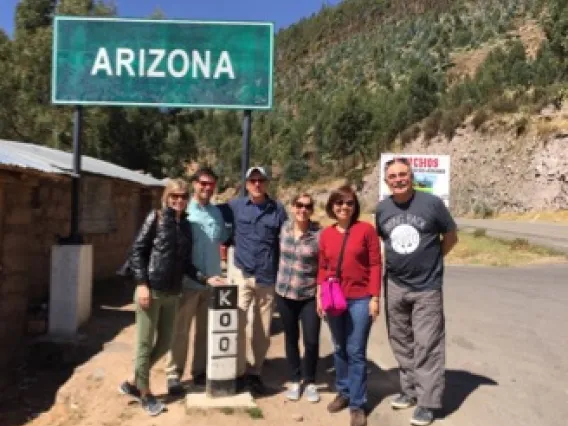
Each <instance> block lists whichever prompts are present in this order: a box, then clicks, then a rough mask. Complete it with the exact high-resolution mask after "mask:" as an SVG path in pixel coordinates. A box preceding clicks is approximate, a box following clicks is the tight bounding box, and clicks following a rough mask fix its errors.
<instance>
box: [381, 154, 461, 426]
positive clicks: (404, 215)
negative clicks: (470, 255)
mask: <svg viewBox="0 0 568 426" xmlns="http://www.w3.org/2000/svg"><path fill="white" fill-rule="evenodd" d="M384 172H385V173H384V174H385V182H386V184H387V185H388V187H389V189H390V191H391V195H390V197H387V198H385V199H384V200H382V201H381V202H380V203H379V205H378V207H377V212H376V215H375V226H376V229H377V232H378V233H379V236H380V237H381V238H382V240H383V244H384V248H385V253H386V256H385V257H386V285H385V293H386V297H385V299H386V311H387V327H388V332H389V340H390V344H391V347H392V350H393V353H394V355H395V357H396V359H397V362H398V363H399V367H400V383H401V389H402V393H401V394H400V395H398V396H397V397H396V398H395V399H394V400H393V401H392V402H391V405H392V407H393V408H395V409H402V408H410V407H412V406H415V405H416V408H415V410H414V414H413V416H412V419H411V421H410V423H411V424H413V425H416V426H426V425H429V424H430V423H432V421H433V420H434V411H435V410H438V409H440V408H441V407H442V394H443V392H444V385H445V378H444V369H445V323H444V309H443V298H442V281H443V275H444V256H445V255H447V254H448V253H449V252H450V250H451V249H452V248H453V247H454V245H455V244H456V243H457V241H458V237H457V233H456V224H455V222H454V219H453V218H452V216H451V215H450V212H449V211H448V209H447V208H446V205H445V204H444V202H443V201H442V200H441V199H440V198H439V197H437V196H435V195H432V194H428V193H424V192H420V191H415V190H414V189H413V173H412V169H411V167H410V163H409V162H408V160H407V159H405V158H395V159H393V160H390V161H388V162H387V163H386V165H385V170H384Z"/></svg>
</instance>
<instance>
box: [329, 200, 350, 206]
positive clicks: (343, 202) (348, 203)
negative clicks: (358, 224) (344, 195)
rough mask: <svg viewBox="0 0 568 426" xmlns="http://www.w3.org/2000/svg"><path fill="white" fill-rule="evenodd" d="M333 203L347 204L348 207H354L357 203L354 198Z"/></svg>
mask: <svg viewBox="0 0 568 426" xmlns="http://www.w3.org/2000/svg"><path fill="white" fill-rule="evenodd" d="M333 204H335V205H336V206H343V205H346V206H347V207H353V206H354V205H355V201H353V200H337V201H336V202H335V203H333Z"/></svg>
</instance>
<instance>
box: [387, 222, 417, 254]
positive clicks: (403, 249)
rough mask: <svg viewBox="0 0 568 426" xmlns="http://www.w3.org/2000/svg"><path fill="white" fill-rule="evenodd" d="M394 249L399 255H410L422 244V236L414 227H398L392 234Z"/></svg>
mask: <svg viewBox="0 0 568 426" xmlns="http://www.w3.org/2000/svg"><path fill="white" fill-rule="evenodd" d="M390 239H391V244H392V249H393V250H394V251H396V252H397V253H398V254H410V253H412V252H414V251H415V250H416V249H417V248H418V245H419V244H420V234H419V233H418V231H417V230H416V228H414V227H413V226H412V225H406V224H404V225H397V226H396V227H395V228H394V229H393V230H392V232H391V234H390Z"/></svg>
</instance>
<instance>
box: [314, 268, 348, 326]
mask: <svg viewBox="0 0 568 426" xmlns="http://www.w3.org/2000/svg"><path fill="white" fill-rule="evenodd" d="M320 297H321V308H322V309H323V310H324V311H325V313H326V314H328V315H331V316H332V317H336V316H339V315H341V314H342V313H343V312H345V310H346V309H347V300H345V296H344V295H343V290H341V284H340V283H339V280H338V279H337V278H335V277H329V278H327V279H326V280H325V281H324V282H323V283H321V295H320Z"/></svg>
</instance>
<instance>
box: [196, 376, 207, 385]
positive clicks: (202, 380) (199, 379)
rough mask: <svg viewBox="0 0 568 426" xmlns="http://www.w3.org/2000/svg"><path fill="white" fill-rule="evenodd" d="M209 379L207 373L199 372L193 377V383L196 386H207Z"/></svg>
mask: <svg viewBox="0 0 568 426" xmlns="http://www.w3.org/2000/svg"><path fill="white" fill-rule="evenodd" d="M206 381H207V376H206V375H205V373H201V374H198V375H197V376H195V377H194V378H193V384H194V385H195V386H205V382H206Z"/></svg>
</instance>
